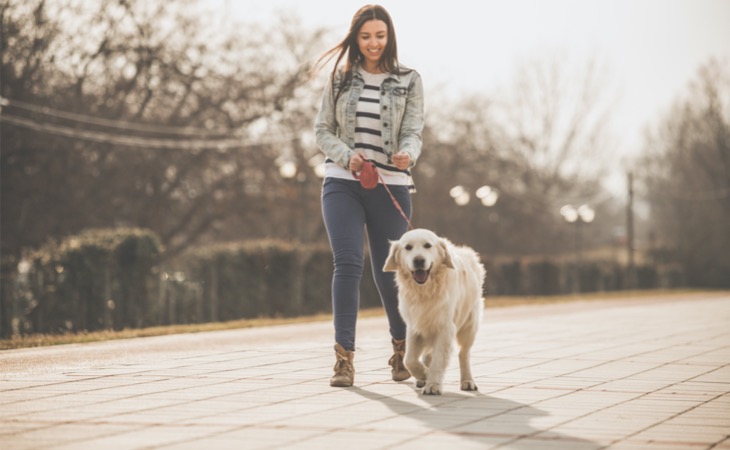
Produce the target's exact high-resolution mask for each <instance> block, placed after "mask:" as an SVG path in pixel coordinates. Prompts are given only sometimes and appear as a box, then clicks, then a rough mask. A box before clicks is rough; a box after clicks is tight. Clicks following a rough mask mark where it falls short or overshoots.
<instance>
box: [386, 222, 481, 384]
mask: <svg viewBox="0 0 730 450" xmlns="http://www.w3.org/2000/svg"><path fill="white" fill-rule="evenodd" d="M383 270H384V271H386V272H395V280H396V284H397V286H398V309H399V311H400V313H401V316H402V317H403V320H404V321H405V323H406V326H407V332H406V353H405V357H404V364H405V366H406V368H407V369H408V370H409V371H410V372H411V374H412V375H413V376H414V377H415V378H416V385H417V387H419V388H421V387H422V388H423V391H422V392H423V394H426V395H440V394H441V393H442V389H443V388H442V386H443V380H444V374H445V372H446V368H447V366H448V364H449V359H450V358H451V352H452V347H453V342H454V339H456V342H457V343H458V344H459V347H460V350H459V368H460V371H461V390H463V391H476V390H477V385H476V383H475V382H474V378H473V377H472V374H471V364H470V361H469V355H470V351H471V347H472V345H473V344H474V340H475V339H476V335H477V331H478V329H479V323H480V321H481V317H482V310H483V309H484V303H483V299H482V285H483V284H484V279H485V277H486V270H485V269H484V266H483V265H482V263H481V262H480V260H479V255H478V254H477V253H476V252H475V251H474V250H472V249H471V248H469V247H465V246H459V247H457V246H455V245H454V244H452V243H451V242H450V241H449V240H447V239H445V238H442V237H439V236H437V235H436V234H435V233H433V232H432V231H429V230H425V229H416V230H411V231H409V232H407V233H405V234H404V235H403V236H402V237H401V238H400V239H399V240H397V241H392V242H391V243H390V253H389V255H388V258H387V259H386V261H385V265H384V267H383Z"/></svg>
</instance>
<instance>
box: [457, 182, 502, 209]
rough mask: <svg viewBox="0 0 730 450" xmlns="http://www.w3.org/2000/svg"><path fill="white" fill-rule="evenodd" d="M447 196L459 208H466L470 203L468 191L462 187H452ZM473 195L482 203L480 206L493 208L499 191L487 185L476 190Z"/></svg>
mask: <svg viewBox="0 0 730 450" xmlns="http://www.w3.org/2000/svg"><path fill="white" fill-rule="evenodd" d="M449 195H450V196H451V198H453V199H454V202H455V203H456V204H457V205H459V206H466V205H468V204H469V201H471V195H470V194H469V191H468V190H467V189H466V188H465V187H464V186H462V185H458V186H454V187H452V188H451V189H450V190H449ZM475 195H476V197H477V198H478V199H479V200H480V201H481V202H482V205H484V206H486V207H488V208H489V207H492V206H494V205H495V204H496V203H497V200H498V199H499V191H497V190H496V189H495V188H493V187H491V186H487V185H484V186H482V187H480V188H479V189H477V190H476V192H475Z"/></svg>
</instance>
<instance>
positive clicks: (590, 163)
mask: <svg viewBox="0 0 730 450" xmlns="http://www.w3.org/2000/svg"><path fill="white" fill-rule="evenodd" d="M571 67H572V66H570V65H568V64H564V62H563V61H560V60H548V61H540V62H536V63H533V64H530V65H526V66H522V67H520V68H519V70H518V75H517V76H516V77H515V81H514V86H512V89H511V90H510V91H508V92H506V93H505V94H504V95H497V94H494V95H491V96H486V95H484V94H477V95H472V96H470V97H469V98H465V99H463V100H462V101H460V102H452V103H451V104H449V103H448V102H446V106H443V105H442V104H441V103H439V105H440V107H439V109H438V110H437V111H429V118H428V119H429V123H428V126H427V134H426V135H425V138H424V149H425V150H424V156H423V157H422V161H421V162H419V166H418V168H417V174H418V176H421V173H424V172H425V176H426V177H428V179H427V182H426V183H422V185H423V187H422V188H421V187H419V191H428V194H427V195H426V197H427V198H426V199H425V200H423V202H424V203H425V204H424V205H423V207H420V208H417V214H419V215H421V214H422V215H423V216H427V219H426V220H428V222H430V223H433V224H434V225H435V226H437V227H441V228H443V227H447V226H449V227H451V228H452V231H456V232H457V234H459V235H462V236H470V238H469V239H470V241H471V243H472V244H473V245H475V246H477V247H478V248H480V249H482V251H484V252H485V253H490V254H493V253H495V252H496V253H501V254H512V255H520V254H523V255H524V254H531V253H533V254H534V253H546V252H554V251H560V250H564V249H566V247H567V248H572V245H570V243H571V242H572V233H571V230H569V229H567V227H566V226H565V223H563V222H562V219H561V218H560V215H559V213H558V212H559V209H560V206H562V205H563V204H565V203H571V202H591V201H596V200H600V201H601V203H600V204H599V203H594V204H593V206H594V208H603V207H605V206H606V205H604V204H603V202H604V201H605V200H606V199H607V198H608V197H609V196H607V195H606V194H605V193H603V192H602V190H601V186H600V179H601V176H602V172H601V170H602V168H604V167H605V164H602V160H603V158H604V155H605V153H606V152H605V150H606V145H607V142H608V139H609V138H610V137H609V135H608V130H607V128H606V122H607V120H606V119H607V117H608V115H609V110H610V108H609V106H610V100H609V99H607V98H606V97H610V95H609V93H608V92H606V91H605V85H606V83H607V79H605V78H603V77H602V76H601V73H602V72H601V68H599V67H598V66H597V65H596V64H595V63H594V62H592V61H589V62H588V63H586V64H585V66H580V68H579V69H577V70H576V71H573V72H571V71H570V69H571ZM429 175H431V176H430V177H429ZM455 185H463V186H465V188H467V189H469V190H470V195H471V196H472V201H471V202H470V203H469V204H468V205H466V206H465V207H464V208H458V207H457V206H456V205H455V204H454V202H453V200H451V199H450V198H449V196H448V194H449V190H450V188H451V187H453V186H455ZM482 185H489V186H491V187H493V188H496V189H497V190H498V191H499V193H500V197H499V200H498V202H497V203H496V204H495V205H494V206H491V207H487V208H485V207H483V206H482V205H481V204H480V203H479V201H478V200H477V199H474V195H475V190H476V189H477V188H478V187H480V186H482ZM419 195H420V194H419ZM434 202H437V204H438V206H437V208H436V211H435V212H434V213H432V214H429V213H427V212H425V211H423V209H427V208H429V207H430V208H431V209H433V205H434ZM426 204H427V205H428V206H426ZM416 205H417V207H418V206H419V204H418V203H417V204H416ZM446 211H448V212H449V214H446V213H445V212H446ZM419 217H420V216H419ZM454 227H456V228H458V229H457V230H454ZM595 231H598V230H595ZM601 231H602V232H605V231H606V229H605V228H602V230H601ZM595 237H596V236H595V235H594V237H593V238H594V239H595Z"/></svg>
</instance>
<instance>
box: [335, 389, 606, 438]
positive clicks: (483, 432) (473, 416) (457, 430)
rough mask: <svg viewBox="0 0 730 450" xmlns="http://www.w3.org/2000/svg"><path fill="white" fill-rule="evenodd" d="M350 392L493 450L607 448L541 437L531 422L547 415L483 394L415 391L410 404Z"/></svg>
mask: <svg viewBox="0 0 730 450" xmlns="http://www.w3.org/2000/svg"><path fill="white" fill-rule="evenodd" d="M349 390H351V391H352V392H354V393H356V394H358V395H361V396H362V397H364V398H366V399H368V400H373V401H378V402H380V403H382V404H383V405H385V406H387V407H388V408H390V409H391V410H392V411H393V412H394V413H396V414H398V415H400V416H403V417H410V418H413V419H417V420H418V421H419V422H420V423H421V424H422V425H425V426H426V427H427V428H429V429H431V430H433V431H436V432H441V433H445V434H449V435H455V436H460V437H463V438H468V439H471V440H474V441H476V442H479V443H482V444H484V445H485V446H490V448H491V446H494V447H499V448H509V449H517V450H534V449H536V448H551V449H553V448H554V449H561V450H593V449H599V448H602V447H603V445H601V444H599V443H597V442H592V441H589V440H585V439H582V438H578V437H573V436H568V435H564V434H560V433H553V432H551V433H549V435H543V436H539V433H541V432H542V431H543V430H541V429H537V428H535V427H533V426H532V425H530V422H531V421H532V420H533V419H536V418H538V417H545V416H547V415H548V413H547V412H545V411H543V410H541V409H538V408H535V407H534V406H530V405H526V404H523V403H518V402H515V401H512V400H507V399H504V398H499V397H493V396H489V395H484V394H481V393H479V392H477V393H474V394H464V393H455V392H446V393H444V395H441V396H431V395H421V394H420V390H417V389H415V387H414V393H413V397H412V401H409V400H407V399H399V398H395V397H392V396H388V395H383V394H378V393H376V392H372V391H368V390H366V389H363V388H359V387H353V388H349ZM424 402H425V403H426V405H424Z"/></svg>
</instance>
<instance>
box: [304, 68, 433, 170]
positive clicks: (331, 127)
mask: <svg viewBox="0 0 730 450" xmlns="http://www.w3.org/2000/svg"><path fill="white" fill-rule="evenodd" d="M352 72H353V73H352V80H351V81H350V82H349V83H348V84H347V85H346V86H345V87H344V88H343V89H344V90H343V92H342V94H340V96H339V98H338V99H337V108H336V109H335V107H334V99H335V92H334V91H333V86H332V85H333V83H332V80H331V79H330V80H327V83H326V85H325V88H324V93H323V94H322V105H321V107H320V109H319V114H317V119H316V121H315V124H314V131H315V134H316V138H317V145H318V146H319V148H320V149H321V150H322V151H323V152H324V154H325V155H327V157H328V158H329V159H331V160H332V161H334V162H335V163H336V164H338V165H340V166H342V167H345V168H347V166H348V164H349V162H350V156H352V154H353V152H354V148H355V112H356V110H357V103H358V99H359V98H360V93H361V92H362V90H363V87H364V86H365V82H364V80H363V79H362V76H361V75H360V73H359V72H358V69H357V67H353V68H352ZM342 76H343V73H342V69H340V70H339V71H338V72H337V74H336V76H335V80H334V89H337V88H338V86H339V82H340V80H341V77H342ZM423 109H424V108H423V84H422V82H421V76H420V75H419V74H418V72H416V71H415V70H412V71H410V72H407V73H404V74H401V75H397V74H390V75H389V76H388V77H387V78H386V79H385V81H383V84H382V87H381V88H380V123H381V128H382V133H383V146H384V148H383V150H384V151H385V154H386V155H387V156H388V161H390V157H391V156H392V155H393V154H395V153H398V152H400V151H404V152H406V153H408V155H409V156H410V158H411V167H413V166H414V165H415V163H416V160H417V159H418V157H419V155H420V154H421V144H422V140H421V132H422V131H423V121H424V119H423Z"/></svg>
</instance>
